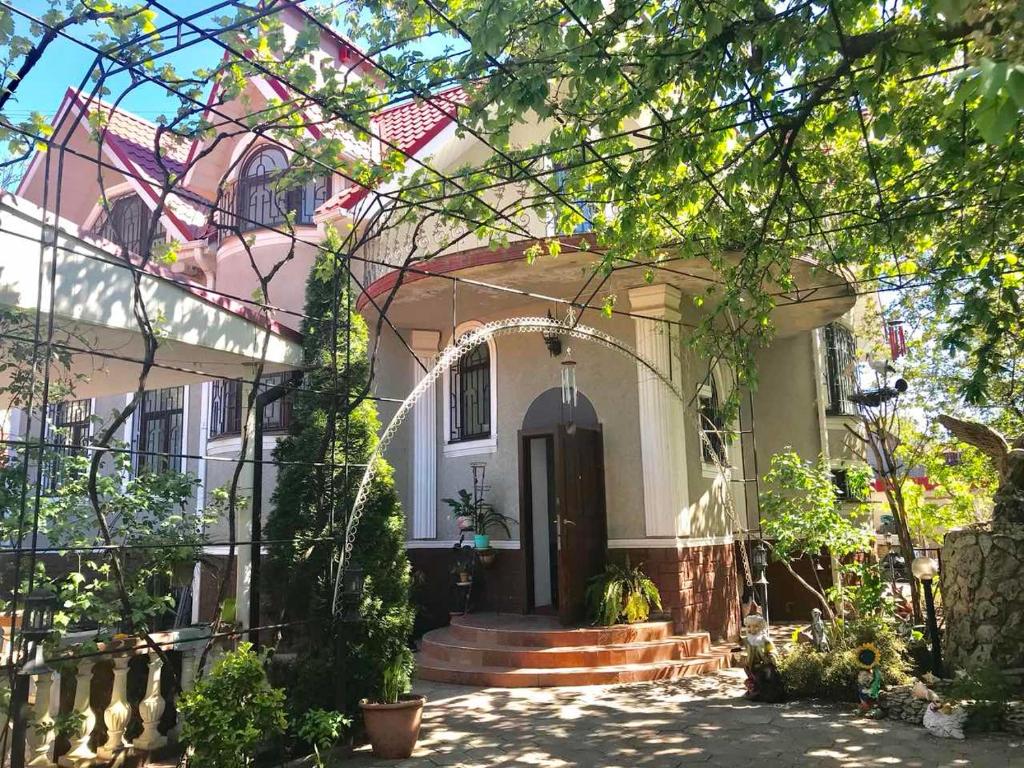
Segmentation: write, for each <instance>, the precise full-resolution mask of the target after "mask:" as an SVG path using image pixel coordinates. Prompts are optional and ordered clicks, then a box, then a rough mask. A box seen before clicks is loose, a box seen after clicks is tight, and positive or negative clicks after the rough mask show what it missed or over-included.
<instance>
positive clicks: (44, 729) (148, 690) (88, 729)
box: [0, 627, 224, 768]
mask: <svg viewBox="0 0 1024 768" xmlns="http://www.w3.org/2000/svg"><path fill="white" fill-rule="evenodd" d="M209 633H210V630H209V628H208V627H188V628H185V629H180V630H175V631H172V632H161V633H156V634H154V635H153V639H154V641H156V642H157V643H158V644H159V645H160V647H162V648H164V649H165V650H166V651H167V652H168V653H175V652H178V653H180V654H181V676H180V680H179V682H180V686H181V690H182V691H189V690H191V689H192V688H193V687H194V685H195V681H196V677H197V674H198V667H199V659H200V657H201V656H202V653H203V649H204V648H205V647H206V639H207V638H208V637H209ZM83 635H84V633H81V634H79V635H75V636H67V637H65V638H64V642H63V643H62V644H61V645H62V649H61V651H62V652H64V653H67V655H68V656H70V659H71V662H70V663H74V661H73V659H74V653H73V649H74V647H75V646H77V645H79V644H80V643H82V642H83V641H85V640H87V639H91V637H92V635H90V637H89V638H86V637H84V636H83ZM105 651H106V652H105ZM223 652H224V649H223V648H220V647H214V648H213V649H211V653H210V655H209V659H208V660H207V669H209V668H211V667H212V666H213V664H214V663H215V661H216V659H217V658H219V657H220V656H221V655H222V654H223ZM60 655H61V654H60V653H58V654H55V657H56V658H60ZM140 655H144V656H146V657H147V661H148V664H147V665H146V667H145V669H146V686H145V693H144V694H143V697H142V700H141V701H139V702H138V703H137V704H136V703H134V702H130V701H129V700H128V678H129V675H131V676H132V677H133V679H134V677H135V675H137V674H139V673H141V670H142V666H141V665H139V667H136V666H134V665H131V666H130V662H131V660H132V659H133V658H135V657H136V656H140ZM37 662H38V663H39V664H40V666H39V667H38V668H37V672H36V673H35V674H33V676H32V686H31V689H30V690H31V691H32V692H33V693H34V699H30V700H31V701H32V709H31V713H30V717H31V721H30V722H29V723H28V728H27V729H26V738H25V741H26V748H25V764H26V766H28V767H29V768H58V766H59V767H60V768H86V767H87V766H88V767H90V768H91V767H92V766H100V765H107V764H108V763H111V761H115V760H116V758H117V756H118V755H119V754H120V753H122V752H123V751H124V750H126V749H132V750H136V751H139V752H152V751H154V750H158V749H161V748H162V747H165V746H166V745H168V744H171V743H174V742H177V741H178V737H179V734H180V732H181V720H180V718H179V719H178V721H177V723H176V724H175V726H174V728H172V729H170V730H169V731H168V732H167V733H166V734H163V733H161V732H160V721H161V719H162V718H163V716H164V714H165V712H166V711H167V708H168V707H169V706H174V704H176V701H174V700H173V699H172V698H170V697H168V698H165V697H164V695H163V693H162V691H161V680H162V677H163V672H164V659H163V658H161V657H160V656H159V655H157V654H156V653H154V652H153V651H152V650H151V649H150V648H149V647H148V646H147V645H145V644H144V643H142V642H141V641H140V642H137V643H136V644H134V645H132V643H131V641H128V642H127V643H121V644H118V645H116V646H113V647H111V646H106V648H104V646H102V645H101V646H100V655H99V656H89V657H86V658H82V659H78V660H77V664H76V665H75V666H74V667H72V668H73V669H74V673H75V690H74V698H73V699H72V700H71V701H67V699H65V700H64V709H63V710H62V709H61V695H60V687H61V686H60V674H59V673H58V672H57V671H56V670H54V669H50V668H48V667H46V666H45V665H42V663H41V662H42V659H41V658H40V659H38V660H37ZM50 663H51V664H55V663H56V662H55V661H51V662H50ZM111 664H112V665H113V682H112V685H111V691H110V700H109V702H108V703H107V705H106V707H105V708H102V711H100V710H101V708H100V707H99V706H98V707H97V709H96V710H95V711H94V710H93V707H92V702H91V698H92V688H93V678H94V676H95V675H97V674H102V673H103V672H104V671H105V670H106V669H108V668H109V666H110V665H111ZM64 669H65V670H67V669H68V667H67V666H65V667H64ZM30 674H31V673H30ZM136 707H137V709H138V713H139V717H140V718H141V720H142V733H141V734H139V736H138V737H136V738H135V739H132V740H129V739H128V738H127V737H126V735H125V733H126V731H127V729H128V727H129V724H130V723H131V720H132V710H133V708H136ZM62 711H63V712H65V713H67V714H72V713H74V714H77V722H76V723H75V724H74V727H73V730H72V732H71V733H70V734H68V738H69V740H70V742H71V743H70V746H69V748H68V749H67V752H66V753H64V754H55V744H56V741H57V739H56V735H57V734H56V729H55V722H56V721H57V719H58V713H60V712H62ZM101 718H102V722H103V723H104V724H105V725H106V740H105V741H103V743H102V744H100V743H99V742H100V739H99V737H98V734H97V726H98V725H99V722H100V720H101ZM101 732H102V731H101ZM0 764H3V763H2V761H0Z"/></svg>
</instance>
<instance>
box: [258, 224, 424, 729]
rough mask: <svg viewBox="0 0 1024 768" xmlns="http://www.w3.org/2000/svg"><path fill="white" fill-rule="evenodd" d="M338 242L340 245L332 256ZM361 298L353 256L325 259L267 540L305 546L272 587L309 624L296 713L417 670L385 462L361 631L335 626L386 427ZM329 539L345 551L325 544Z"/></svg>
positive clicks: (288, 616) (319, 267)
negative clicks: (366, 486)
mask: <svg viewBox="0 0 1024 768" xmlns="http://www.w3.org/2000/svg"><path fill="white" fill-rule="evenodd" d="M332 241H333V242H335V243H336V239H335V238H331V237H329V238H328V241H327V243H328V245H330V244H331V243H332ZM350 291H351V285H350V281H349V276H348V269H347V265H346V263H345V262H344V256H342V255H340V254H338V253H337V249H336V248H330V247H328V248H327V249H324V250H323V251H322V252H321V254H320V255H319V256H318V258H317V260H316V262H315V264H314V267H313V269H312V271H311V273H310V276H309V280H308V282H307V286H306V317H305V320H304V321H303V337H304V338H303V347H304V353H305V354H304V359H305V365H306V368H307V370H306V375H305V379H304V382H303V386H302V388H301V390H300V391H298V392H296V393H295V398H294V403H293V410H292V420H291V427H290V430H289V435H288V436H287V437H286V438H285V439H283V440H282V441H281V442H280V443H279V445H278V447H277V449H276V450H275V452H274V457H275V460H276V461H277V462H280V463H279V467H280V471H279V473H278V483H277V488H276V490H275V492H274V495H273V503H272V509H271V513H270V516H269V519H268V522H267V538H268V539H269V540H286V539H287V540H294V541H293V542H292V543H290V544H276V545H274V546H273V547H272V549H271V555H270V558H269V562H268V567H267V569H266V578H267V583H266V587H267V590H268V592H269V594H271V595H272V596H273V597H274V600H275V602H276V604H277V606H278V607H279V609H280V616H281V617H282V619H283V620H284V621H285V622H289V621H302V620H308V624H305V625H303V626H304V627H306V629H305V637H306V639H307V640H308V645H307V647H306V648H305V650H304V652H303V653H302V654H301V655H300V658H299V669H298V670H297V673H298V676H299V678H300V680H299V681H297V682H298V686H299V687H300V688H301V689H303V690H304V691H305V694H300V698H306V699H308V700H307V701H305V702H296V704H297V705H298V706H299V707H300V708H305V707H306V706H314V705H318V706H324V705H331V704H334V705H339V704H340V705H341V706H343V707H344V708H346V709H349V710H354V709H355V705H356V702H357V701H358V699H359V698H360V697H362V696H371V697H372V696H375V695H377V693H378V691H379V688H380V684H381V681H382V677H383V673H384V670H385V669H386V668H387V667H388V666H390V665H391V664H393V663H394V662H395V661H396V660H401V661H402V662H403V663H405V664H406V665H407V666H409V665H411V654H410V652H409V650H408V641H409V636H410V634H411V631H412V625H413V614H414V611H413V609H412V606H411V604H410V598H409V584H410V575H409V561H408V558H407V556H406V551H405V521H404V518H403V515H402V509H401V505H400V503H399V500H398V495H397V493H396V491H395V486H394V476H393V475H394V473H393V470H392V468H391V467H390V465H388V464H387V462H385V461H384V460H383V459H382V458H381V459H378V460H377V461H378V462H379V463H378V465H377V472H376V474H375V477H374V479H373V483H372V486H371V488H370V494H369V497H368V500H367V503H366V504H365V506H364V508H363V512H362V516H361V519H360V523H359V527H358V531H357V534H356V538H355V544H354V547H353V551H352V561H351V565H352V567H356V568H361V569H362V570H363V573H364V574H365V577H366V581H365V590H364V596H363V600H362V603H361V605H360V609H359V612H360V617H361V621H360V622H359V623H357V624H344V625H339V624H335V623H334V622H332V617H331V615H330V614H331V597H332V590H333V584H332V583H331V582H330V579H329V569H330V563H331V558H332V556H333V555H334V554H335V553H336V552H337V551H338V547H340V546H341V545H342V540H343V533H344V526H345V522H346V519H347V515H348V513H349V510H350V509H351V507H352V503H353V501H354V499H355V495H356V491H357V490H358V487H359V482H360V480H361V479H362V476H363V472H364V467H365V465H366V463H367V462H368V461H369V459H370V457H371V455H372V453H373V451H374V449H375V448H376V446H377V443H378V432H379V428H380V422H379V420H378V417H377V409H376V404H375V403H374V402H373V401H372V400H369V399H365V398H364V399H358V395H359V394H360V393H363V392H364V390H365V387H366V385H367V381H368V379H369V375H370V362H369V360H368V347H369V334H368V331H367V327H366V323H365V321H364V320H363V318H362V317H361V316H360V315H359V314H358V313H357V312H355V311H354V310H353V309H352V301H351V299H352V296H351V294H350ZM353 402H355V404H354V405H352V403H353ZM346 465H347V466H346ZM325 538H331V539H333V540H334V541H333V543H332V542H327V541H317V539H325ZM339 655H340V658H339V657H338V656H339ZM329 670H333V672H334V675H335V676H337V675H338V674H341V676H342V678H343V679H340V680H339V679H335V680H333V681H332V682H333V686H332V685H329V684H326V683H328V682H329V681H327V680H325V679H324V678H323V677H322V675H323V674H324V673H327V672H328V671H329ZM302 677H306V678H307V679H306V681H305V683H303V682H302V680H301V678H302ZM339 691H340V692H341V695H340V696H339Z"/></svg>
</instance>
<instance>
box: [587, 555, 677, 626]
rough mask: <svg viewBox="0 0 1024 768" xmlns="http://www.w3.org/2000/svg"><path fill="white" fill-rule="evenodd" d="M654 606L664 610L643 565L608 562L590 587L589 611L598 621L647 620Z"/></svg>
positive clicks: (635, 621) (603, 622) (609, 622)
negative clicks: (633, 565) (643, 569)
mask: <svg viewBox="0 0 1024 768" xmlns="http://www.w3.org/2000/svg"><path fill="white" fill-rule="evenodd" d="M651 608H656V609H657V610H659V611H660V610H661V595H660V594H659V593H658V588H657V587H656V586H655V585H654V582H653V581H651V579H650V577H649V576H648V575H647V574H646V573H644V572H643V571H642V570H641V569H640V566H636V567H635V568H634V567H630V565H629V559H628V558H627V560H626V564H625V565H624V566H623V565H616V564H614V563H612V564H610V565H608V566H607V567H606V568H605V570H604V573H599V574H598V575H597V576H594V577H593V578H592V579H591V580H590V583H589V585H588V586H587V610H588V612H589V614H590V617H591V619H592V620H593V622H594V623H595V624H601V625H604V626H611V625H612V624H617V623H619V622H625V623H626V624H635V623H637V622H640V621H647V619H648V617H649V616H650V615H651Z"/></svg>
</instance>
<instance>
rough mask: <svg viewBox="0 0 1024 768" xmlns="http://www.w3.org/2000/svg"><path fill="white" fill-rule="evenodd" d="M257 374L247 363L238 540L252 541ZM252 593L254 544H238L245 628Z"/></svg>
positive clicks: (258, 449) (238, 606)
mask: <svg viewBox="0 0 1024 768" xmlns="http://www.w3.org/2000/svg"><path fill="white" fill-rule="evenodd" d="M255 375H256V372H255V370H253V366H250V365H247V366H246V372H245V377H244V378H243V379H242V387H241V394H240V397H241V398H242V417H243V419H244V422H243V424H242V442H243V444H244V445H245V451H244V453H243V456H242V458H243V459H244V463H243V464H242V472H241V474H240V475H239V477H238V495H237V499H236V502H235V541H236V542H238V541H243V542H249V541H252V527H253V522H252V481H253V472H252V465H253V462H254V461H255V460H256V457H257V456H259V457H261V458H262V456H263V453H262V446H259V445H256V409H255V407H254V408H251V409H250V408H249V393H250V392H251V391H252V379H253V377H254V376H255ZM251 594H252V545H250V544H241V545H237V544H236V545H235V622H236V623H238V624H241V625H242V627H243V628H248V626H249V600H250V596H251Z"/></svg>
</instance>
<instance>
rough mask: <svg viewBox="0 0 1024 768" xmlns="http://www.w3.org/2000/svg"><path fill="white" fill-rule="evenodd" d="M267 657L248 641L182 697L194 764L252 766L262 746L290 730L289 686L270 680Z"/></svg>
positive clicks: (204, 767) (195, 767) (200, 767)
mask: <svg viewBox="0 0 1024 768" xmlns="http://www.w3.org/2000/svg"><path fill="white" fill-rule="evenodd" d="M263 661H264V660H263V657H262V656H259V655H257V654H256V653H255V652H254V651H253V649H252V645H250V644H249V643H243V644H242V645H240V646H238V650H236V651H232V652H231V653H229V654H227V655H226V656H224V658H222V659H221V660H220V661H218V662H217V663H216V664H215V665H214V667H213V669H212V670H211V671H210V674H208V675H207V676H206V677H203V678H201V679H200V680H199V681H198V682H197V683H196V684H195V686H194V687H193V688H192V690H191V691H188V692H186V693H183V694H182V695H181V698H180V699H179V700H178V704H177V706H178V715H179V716H180V717H181V718H182V728H181V739H182V741H183V742H184V744H185V745H186V747H187V756H186V759H187V765H188V766H189V768H240V766H247V765H252V762H253V756H254V755H255V753H256V751H257V749H258V748H259V747H260V746H261V745H263V744H267V743H269V742H271V741H273V740H274V739H275V738H277V737H279V736H280V735H281V734H283V733H284V731H285V728H287V727H288V720H287V718H286V717H285V714H284V702H285V696H284V691H282V690H280V689H279V688H272V687H271V686H270V684H269V683H268V682H267V675H266V671H265V670H264V667H263Z"/></svg>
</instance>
